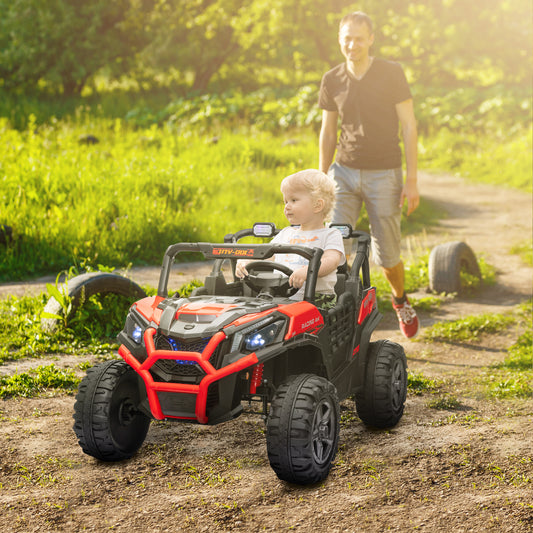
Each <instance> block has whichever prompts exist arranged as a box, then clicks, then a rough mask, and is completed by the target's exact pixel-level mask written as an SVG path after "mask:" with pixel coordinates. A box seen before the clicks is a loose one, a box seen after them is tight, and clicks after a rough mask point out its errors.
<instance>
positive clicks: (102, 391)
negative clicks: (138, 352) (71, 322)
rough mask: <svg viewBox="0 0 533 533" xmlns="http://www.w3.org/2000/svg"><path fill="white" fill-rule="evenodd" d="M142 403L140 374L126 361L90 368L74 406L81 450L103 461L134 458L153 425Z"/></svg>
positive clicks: (75, 430) (75, 426)
mask: <svg viewBox="0 0 533 533" xmlns="http://www.w3.org/2000/svg"><path fill="white" fill-rule="evenodd" d="M139 403H140V393H139V385H138V378H137V374H136V373H135V371H134V370H133V369H132V368H131V367H130V366H128V365H127V364H126V363H125V362H124V361H119V360H113V361H106V362H105V363H102V364H100V365H97V366H95V367H93V368H90V369H89V370H88V371H87V375H86V376H85V377H84V378H83V380H82V381H81V383H80V386H79V389H78V394H77V395H76V403H75V405H74V416H73V417H74V426H73V429H74V432H75V433H76V437H77V438H78V442H79V444H80V446H81V448H82V450H83V451H84V452H85V453H86V454H87V455H91V456H92V457H95V458H96V459H100V460H102V461H120V460H122V459H128V458H130V457H132V456H133V455H134V454H135V452H137V450H138V449H139V448H140V447H141V446H142V443H143V442H144V439H145V437H146V434H147V433H148V428H149V426H150V418H149V417H148V416H147V415H145V414H144V413H143V412H141V411H139V409H138V405H139Z"/></svg>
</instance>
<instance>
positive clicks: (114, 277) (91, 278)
mask: <svg viewBox="0 0 533 533" xmlns="http://www.w3.org/2000/svg"><path fill="white" fill-rule="evenodd" d="M59 290H60V291H61V292H62V293H63V294H64V293H65V291H66V292H67V293H68V296H69V297H70V298H71V299H72V306H71V309H70V313H69V315H72V314H73V313H74V312H75V311H76V309H77V308H78V307H79V306H80V305H81V304H82V303H83V302H84V301H85V300H86V299H87V298H89V297H91V296H92V295H93V294H107V293H112V294H120V295H121V296H125V297H126V298H131V301H132V303H133V302H134V301H135V300H139V299H140V298H144V297H145V296H146V292H145V291H144V290H143V289H142V288H141V287H140V286H139V285H137V283H135V282H134V281H132V280H131V279H128V278H125V277H124V276H121V275H120V274H115V273H113V272H88V273H86V274H80V275H79V276H75V277H73V278H72V279H69V280H68V282H66V283H64V284H63V285H62V287H60V288H59ZM44 313H49V314H51V315H62V314H63V308H62V306H61V304H60V303H59V302H58V301H57V300H56V299H55V298H54V297H53V296H52V297H51V298H50V299H49V300H48V302H47V304H46V305H45V307H44ZM57 324H58V319H57V318H43V319H42V320H41V326H42V328H43V329H44V330H45V331H48V332H51V331H53V330H54V329H55V328H56V326H57Z"/></svg>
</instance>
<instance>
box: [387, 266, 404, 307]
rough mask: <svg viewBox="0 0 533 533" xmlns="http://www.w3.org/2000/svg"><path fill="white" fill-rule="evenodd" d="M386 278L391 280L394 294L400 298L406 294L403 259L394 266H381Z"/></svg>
mask: <svg viewBox="0 0 533 533" xmlns="http://www.w3.org/2000/svg"><path fill="white" fill-rule="evenodd" d="M381 269H382V270H383V274H384V275H385V278H386V279H387V281H388V282H389V285H390V288H391V291H392V295H393V296H394V297H395V298H396V299H397V300H399V299H400V298H402V297H403V296H404V281H405V278H404V276H405V274H404V269H403V261H400V262H399V263H398V264H397V265H396V266H393V267H392V268H385V267H382V268H381Z"/></svg>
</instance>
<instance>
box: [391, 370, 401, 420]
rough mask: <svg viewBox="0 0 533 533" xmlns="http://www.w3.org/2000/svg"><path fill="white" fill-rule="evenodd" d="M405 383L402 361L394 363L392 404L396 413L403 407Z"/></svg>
mask: <svg viewBox="0 0 533 533" xmlns="http://www.w3.org/2000/svg"><path fill="white" fill-rule="evenodd" d="M403 383H404V372H403V365H402V363H401V361H400V360H396V361H395V362H394V367H393V369H392V387H391V402H392V407H393V409H394V410H395V411H398V410H399V409H401V408H402V405H403V388H404V387H403Z"/></svg>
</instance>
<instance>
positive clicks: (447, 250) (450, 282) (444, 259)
mask: <svg viewBox="0 0 533 533" xmlns="http://www.w3.org/2000/svg"><path fill="white" fill-rule="evenodd" d="M462 271H464V272H467V273H468V274H471V275H472V276H475V277H477V278H479V279H480V280H481V271H480V269H479V265H478V262H477V259H476V255H475V254H474V252H473V251H472V249H471V248H470V247H469V246H468V245H467V244H466V243H464V242H460V241H453V242H447V243H444V244H439V245H438V246H435V248H433V250H431V253H430V255H429V263H428V275H429V288H430V290H432V291H435V292H439V293H440V292H444V293H458V294H460V293H461V290H462V286H461V272H462Z"/></svg>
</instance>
